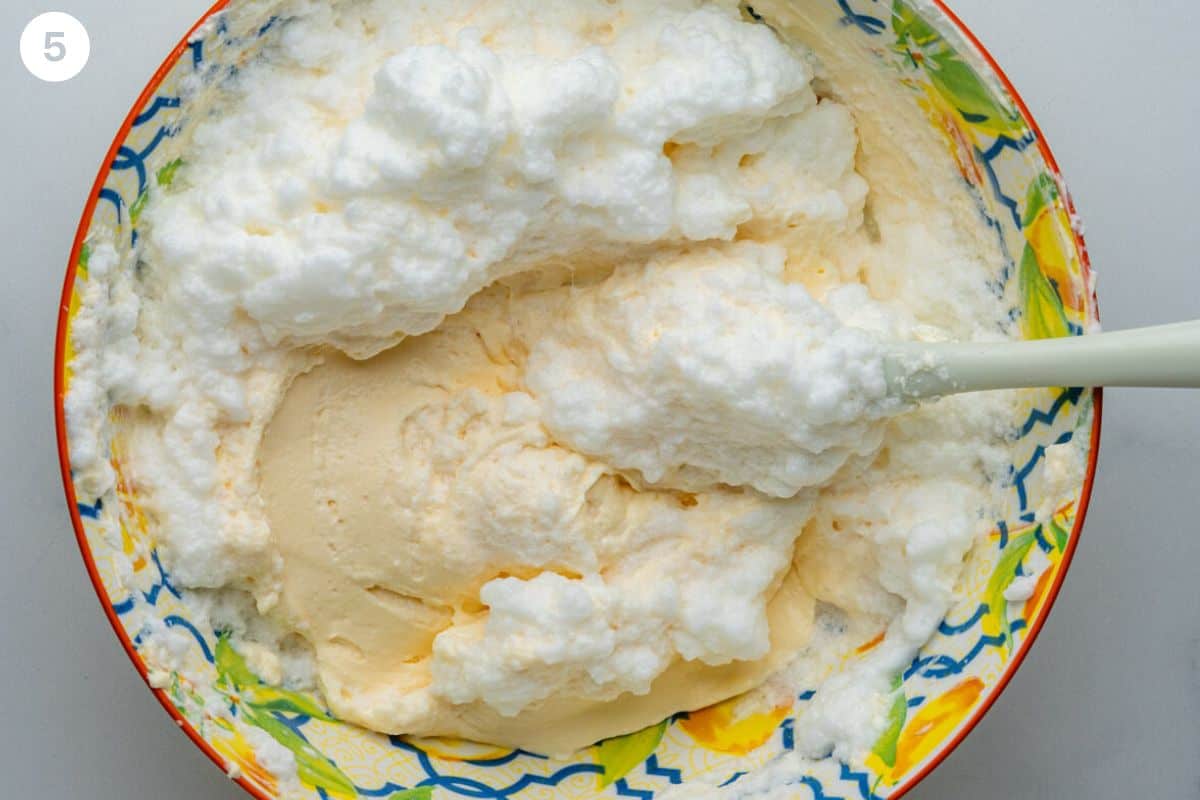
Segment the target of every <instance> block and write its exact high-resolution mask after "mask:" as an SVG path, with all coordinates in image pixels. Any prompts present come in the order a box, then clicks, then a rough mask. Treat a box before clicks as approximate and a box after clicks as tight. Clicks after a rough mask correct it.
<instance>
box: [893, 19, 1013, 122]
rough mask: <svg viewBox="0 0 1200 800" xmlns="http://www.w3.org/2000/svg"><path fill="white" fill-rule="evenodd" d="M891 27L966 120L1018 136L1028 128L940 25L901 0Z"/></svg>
mask: <svg viewBox="0 0 1200 800" xmlns="http://www.w3.org/2000/svg"><path fill="white" fill-rule="evenodd" d="M892 30H893V31H895V33H896V38H897V48H898V49H899V51H900V53H901V54H906V55H908V56H909V57H910V58H911V59H912V61H913V64H914V66H917V67H919V68H920V69H922V70H924V72H925V74H926V75H927V76H929V80H930V82H931V83H932V84H933V86H934V88H935V89H936V90H937V91H938V93H939V94H941V95H942V96H943V97H944V98H946V100H947V101H949V103H950V104H951V105H952V106H954V107H955V108H956V109H958V111H959V113H961V114H962V115H963V118H964V119H965V120H966V121H967V122H969V123H971V124H973V125H977V126H983V127H985V128H987V129H988V130H990V131H992V132H994V133H1003V134H1011V135H1017V134H1020V133H1023V132H1024V131H1025V128H1026V125H1025V120H1024V119H1023V118H1022V117H1021V115H1020V113H1018V111H1017V110H1016V108H1013V107H1011V106H1009V105H1007V104H1005V103H1004V102H1003V101H1002V100H1001V99H1000V98H999V97H998V96H997V94H996V92H995V91H993V90H992V88H991V87H990V86H988V84H987V82H986V81H984V79H983V78H982V77H981V76H980V75H979V73H978V72H976V71H975V70H974V69H973V68H972V67H971V66H970V65H969V64H967V63H966V62H965V61H963V60H962V59H961V58H960V57H959V55H958V53H957V52H955V50H954V49H953V48H952V47H951V46H950V44H949V43H948V42H947V41H946V39H945V37H943V36H942V34H941V33H940V32H938V30H937V28H935V27H933V26H932V25H930V24H929V23H928V22H927V21H926V20H925V18H924V17H922V16H921V15H920V14H918V13H916V12H915V11H913V10H912V9H911V8H910V7H909V6H908V5H907V4H906V3H904V2H901V0H896V2H895V4H894V5H893V6H892ZM913 51H916V52H913Z"/></svg>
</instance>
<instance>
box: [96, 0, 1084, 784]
mask: <svg viewBox="0 0 1200 800" xmlns="http://www.w3.org/2000/svg"><path fill="white" fill-rule="evenodd" d="M865 1H866V0H864V2H865ZM835 2H836V3H837V5H838V7H839V8H840V10H841V11H842V14H843V18H842V23H843V24H844V25H846V26H853V27H855V28H857V29H859V30H861V31H862V32H864V33H865V34H867V35H869V36H873V37H877V36H880V35H882V34H883V33H885V32H886V30H887V22H886V14H885V13H880V14H879V16H873V15H872V14H869V13H862V12H859V11H856V10H855V9H854V8H853V5H857V3H853V0H835ZM870 3H871V4H873V6H874V7H875V8H880V7H881V4H880V0H870ZM883 10H884V11H886V9H883ZM276 22H277V19H276V18H272V19H271V20H269V21H268V22H267V23H266V25H264V26H263V27H262V29H261V30H260V31H259V35H261V34H262V33H265V32H266V31H267V30H268V29H270V28H271V27H272V26H273V25H275V24H276ZM226 31H227V25H226V22H225V20H224V19H223V18H219V20H218V24H217V34H218V35H223V34H225V33H226ZM188 47H189V49H190V55H191V62H192V65H193V67H194V68H197V69H198V68H200V66H201V65H202V64H203V62H204V60H205V56H206V53H205V43H204V42H203V41H196V42H191V43H189V45H188ZM235 69H236V68H231V71H232V70H235ZM179 107H180V98H178V97H168V96H156V97H155V98H154V99H153V100H152V101H151V102H150V103H149V104H148V105H147V106H146V108H144V109H143V110H142V112H141V113H139V114H138V115H137V117H135V118H134V123H133V124H134V125H135V126H142V125H147V124H150V123H151V122H153V121H154V120H156V119H157V118H158V117H159V116H160V115H164V113H165V112H166V111H169V110H172V109H177V108H179ZM175 132H176V129H175V128H174V127H171V126H170V125H167V126H164V127H161V128H159V130H158V131H157V132H156V133H155V134H154V136H153V137H152V139H151V141H150V143H149V144H148V145H147V146H146V147H145V148H143V149H142V150H140V151H135V150H133V149H132V148H130V147H124V146H123V147H121V148H119V149H118V151H117V156H116V158H114V160H113V162H112V164H111V168H112V169H113V170H116V171H120V170H126V171H128V170H133V172H134V173H135V174H136V176H137V182H138V192H139V194H140V193H141V192H142V191H144V190H145V188H146V185H147V183H148V179H149V172H148V167H147V162H148V160H149V158H150V157H151V155H152V154H153V152H154V151H155V149H156V148H158V147H159V146H160V145H161V143H162V142H163V141H164V140H165V139H166V138H168V137H170V136H172V135H174V134H175ZM1035 143H1036V137H1035V135H1034V134H1033V133H1032V131H1030V132H1029V133H1027V134H1026V135H1024V136H1022V137H1020V138H1017V139H1014V138H1010V137H1006V136H1001V137H999V138H998V139H996V140H995V141H994V142H993V143H992V144H991V145H990V146H988V147H987V148H986V149H983V150H980V149H976V150H975V155H976V157H977V159H978V161H979V162H980V163H981V164H982V165H983V167H984V170H985V172H986V175H987V181H988V183H989V185H990V192H991V194H992V195H994V197H995V201H996V203H997V204H998V207H1001V208H1003V209H1006V210H1007V213H1005V214H1002V215H1001V216H1002V217H1007V216H1010V215H1011V217H1012V221H1013V222H1014V223H1015V225H1016V227H1017V229H1018V230H1020V229H1021V228H1022V226H1021V218H1020V212H1019V208H1020V203H1019V201H1018V200H1016V199H1014V198H1013V197H1010V196H1009V195H1008V194H1006V193H1005V192H1004V190H1003V187H1002V184H1001V181H1000V178H999V175H998V173H997V169H996V166H995V165H994V162H996V161H998V160H999V159H1000V158H1001V157H1002V156H1003V155H1004V154H1005V153H1006V152H1009V151H1012V152H1017V153H1023V152H1024V151H1025V150H1027V149H1028V148H1029V147H1030V146H1031V145H1033V144H1035ZM98 199H99V200H102V201H105V202H108V203H110V204H111V205H112V206H113V208H114V210H115V212H116V216H117V220H118V222H121V221H122V219H123V216H124V210H125V208H126V206H127V204H126V203H125V202H124V199H123V198H122V196H121V195H120V194H119V193H118V192H116V191H115V190H113V189H111V188H108V187H104V188H102V189H101V190H100V191H99V196H98ZM978 199H979V203H980V209H981V213H982V214H983V216H984V218H985V220H986V221H987V223H988V224H989V225H990V226H991V227H993V228H994V229H996V230H997V231H998V232H999V233H1000V234H1002V233H1003V231H1004V229H1005V225H1004V223H1003V222H1002V220H1001V219H997V218H994V217H992V216H991V215H990V214H989V213H988V212H987V210H986V208H985V206H986V205H988V204H987V202H986V201H985V199H984V195H983V194H982V193H980V194H979V195H978ZM134 233H135V235H136V232H134ZM999 240H1000V242H1001V246H1002V247H1003V248H1004V250H1005V258H1006V262H1009V264H1010V266H1009V267H1008V269H1007V271H1006V272H1005V273H1004V274H1003V276H1002V278H1001V281H1000V283H999V288H1000V289H1001V290H1003V289H1004V287H1005V286H1006V285H1007V281H1008V277H1009V274H1010V272H1011V261H1012V259H1011V255H1010V254H1009V253H1008V243H1007V241H1006V240H1005V239H1004V237H1003V235H1000V236H999ZM1082 392H1083V390H1081V389H1071V390H1067V391H1065V392H1064V393H1063V394H1061V395H1060V396H1059V397H1058V398H1056V400H1055V402H1054V405H1053V406H1052V407H1051V408H1050V409H1049V410H1048V411H1045V412H1043V411H1041V410H1040V409H1035V410H1034V411H1033V412H1032V413H1031V415H1030V417H1029V419H1028V420H1027V421H1026V423H1025V424H1024V425H1023V426H1022V428H1021V436H1023V437H1024V436H1028V435H1030V434H1031V433H1033V432H1034V430H1035V429H1036V428H1037V427H1038V426H1040V425H1045V426H1047V427H1051V426H1053V425H1054V424H1055V422H1056V420H1057V419H1058V418H1059V416H1060V415H1061V414H1062V412H1063V411H1064V409H1066V408H1067V407H1068V406H1075V405H1078V403H1079V401H1080V397H1081V396H1082ZM1069 440H1070V435H1069V434H1068V435H1066V436H1065V437H1063V438H1062V439H1060V442H1062V441H1069ZM1043 457H1044V449H1042V448H1039V450H1038V451H1035V454H1034V457H1033V459H1032V460H1031V461H1030V462H1029V464H1027V465H1026V466H1025V467H1023V468H1022V469H1021V470H1017V469H1016V468H1015V467H1014V468H1013V478H1014V485H1015V486H1016V488H1017V490H1018V494H1019V496H1020V498H1021V503H1022V509H1024V508H1025V506H1026V505H1027V497H1026V491H1025V486H1024V481H1025V480H1026V479H1027V478H1028V476H1029V475H1030V474H1031V473H1032V471H1033V469H1034V468H1035V467H1036V464H1037V462H1038V461H1039V460H1040V459H1041V458H1043ZM78 508H79V513H80V515H81V516H83V517H85V518H88V519H96V518H98V516H99V514H100V512H101V509H102V506H101V504H100V503H97V504H96V505H95V506H87V505H85V504H79V506H78ZM1024 516H1028V515H1024ZM1006 543H1007V528H1006V527H1002V528H1001V547H1002V548H1003V546H1004V545H1005V544H1006ZM1038 544H1039V546H1041V547H1043V549H1045V548H1046V547H1047V546H1048V545H1049V543H1048V542H1046V540H1045V537H1039V540H1038ZM152 560H153V561H154V564H155V566H156V568H157V569H158V570H159V581H158V582H157V583H156V584H155V585H154V586H152V587H151V588H150V589H149V590H148V591H146V592H144V593H142V596H143V597H144V598H145V600H146V601H147V602H148V603H149V604H150V605H152V606H155V605H156V604H157V601H158V599H159V598H160V596H161V595H162V593H163V592H167V593H169V594H171V595H173V596H175V597H180V596H181V595H180V593H179V591H178V590H176V588H175V587H174V586H173V585H172V584H171V581H170V576H169V574H168V573H167V572H166V571H165V570H164V569H163V567H162V564H161V562H160V561H159V559H158V554H157V552H154V553H152ZM137 602H138V597H137V595H136V594H134V595H131V596H130V597H128V598H126V599H125V600H124V601H122V602H120V603H116V604H114V606H113V607H114V609H115V610H116V612H117V613H118V614H119V615H123V614H128V613H129V612H130V611H132V610H133V609H134V608H135V607H136V604H137ZM987 610H988V609H987V606H986V604H984V605H981V606H980V607H979V608H977V609H976V611H975V613H974V614H973V615H972V616H971V617H970V619H968V620H967V621H965V622H962V623H957V624H955V623H951V622H949V621H948V620H945V621H943V622H942V623H941V625H940V626H939V631H940V632H941V633H942V634H943V635H947V636H953V635H960V634H963V633H967V632H968V631H970V630H971V629H972V628H974V627H975V626H976V625H978V624H979V622H980V620H981V619H982V618H983V616H984V615H985V614H986V613H987ZM164 622H165V624H167V625H168V626H169V627H172V628H176V627H178V628H183V629H185V630H187V631H188V632H189V633H190V634H191V635H192V637H193V638H194V639H195V640H196V641H197V643H198V644H199V646H200V648H201V651H202V652H203V654H204V657H205V658H206V660H207V661H209V662H210V663H211V662H212V661H213V654H212V650H211V648H210V647H209V646H208V640H207V639H206V638H205V636H204V635H202V634H201V632H200V631H199V630H198V629H197V628H195V627H194V626H193V625H192V624H191V623H190V622H189V621H188V620H186V619H184V618H182V617H178V616H171V617H167V618H166V619H165V620H164ZM1023 626H1024V622H1023V620H1018V621H1016V622H1014V623H1013V624H1012V628H1011V632H1012V633H1014V634H1015V633H1016V632H1017V631H1018V630H1020V629H1021V627H1023ZM135 641H140V637H139V639H138V640H135ZM1004 643H1005V637H1004V636H998V637H987V636H983V637H981V638H980V639H979V641H978V642H977V643H976V645H975V646H974V647H973V648H972V650H971V651H970V652H969V653H968V654H967V656H965V657H964V658H963V659H961V660H955V659H953V658H950V657H949V656H945V655H941V656H930V657H925V658H917V659H914V662H913V664H912V666H910V667H909V670H908V671H907V672H906V673H905V678H906V679H907V678H909V677H911V676H912V675H914V674H918V673H920V674H921V675H923V676H925V677H931V678H936V677H943V676H948V675H953V674H957V673H961V672H962V671H963V670H964V669H966V667H967V666H969V664H970V663H971V662H973V661H974V660H975V659H976V658H978V657H979V655H980V654H981V653H982V652H984V651H985V650H986V649H987V648H988V647H998V646H1002V645H1003V644H1004ZM813 696H814V693H813V692H811V691H809V692H805V693H803V694H801V695H800V700H801V701H804V700H809V699H811V698H812V697H813ZM923 700H924V698H923V697H912V698H910V700H909V704H910V706H914V705H919V704H920V703H921V702H922V701H923ZM276 716H277V717H278V718H279V720H280V721H281V722H283V723H284V724H286V725H288V726H289V727H291V728H293V730H295V731H296V732H297V733H298V734H299V735H300V736H301V737H302V738H306V737H304V734H303V732H302V730H301V729H302V728H303V727H304V726H305V725H307V724H308V723H309V722H310V720H309V718H308V717H304V716H296V717H286V716H285V715H282V714H277V715H276ZM780 731H781V737H782V742H783V746H784V749H785V750H792V749H794V747H795V743H794V719H790V718H789V719H787V720H785V721H784V722H783V723H782V724H781V725H780ZM391 743H392V745H393V746H394V747H397V748H399V749H403V750H407V751H410V752H412V753H413V754H415V756H416V759H417V761H418V763H419V764H420V766H421V768H422V769H423V770H424V772H425V773H426V776H427V777H426V778H425V779H423V780H422V781H421V782H420V783H418V784H416V786H433V787H438V788H439V789H442V790H444V791H446V792H449V793H452V794H454V795H456V796H459V797H465V798H476V799H477V800H511V798H513V797H514V796H515V795H518V794H519V793H520V792H522V791H523V790H525V789H527V788H529V787H531V786H545V787H555V786H558V785H559V784H561V783H563V782H564V781H566V780H569V779H570V778H572V777H574V776H577V775H582V774H593V775H597V774H603V767H602V766H600V765H598V764H572V765H568V766H566V767H563V768H562V769H559V770H557V771H555V772H553V773H551V774H549V775H544V776H543V775H531V774H527V775H524V776H522V777H521V778H520V779H519V780H517V781H515V782H513V783H511V784H509V785H508V786H504V787H499V788H497V787H491V786H488V785H486V784H484V783H482V782H480V781H476V780H471V779H467V778H460V777H455V776H446V775H442V774H440V773H439V772H438V770H437V768H436V767H435V765H434V764H433V762H432V760H431V759H430V758H429V756H428V755H427V754H425V753H424V752H423V751H421V750H420V749H419V748H416V747H413V746H411V745H408V744H407V743H404V742H402V741H401V740H399V739H397V738H396V737H392V739H391ZM523 757H529V758H531V759H539V760H542V761H545V759H544V757H542V756H537V755H535V754H532V753H528V752H525V751H520V750H516V751H513V752H511V753H509V754H507V755H505V756H501V757H499V758H495V759H482V760H478V761H467V762H465V763H468V764H471V765H473V766H477V767H500V766H504V765H507V764H510V763H512V762H514V761H516V760H517V759H520V758H523ZM644 769H645V773H646V775H647V776H649V777H652V778H659V779H664V780H666V781H667V782H669V783H670V784H672V785H678V784H682V783H683V773H682V772H681V770H678V769H673V768H665V767H662V766H661V765H660V764H659V763H658V760H657V757H656V756H655V755H651V756H650V757H649V758H648V759H647V760H646V762H645V763H644ZM745 775H746V773H745V772H736V773H734V774H733V775H732V776H730V777H729V778H728V779H727V780H726V781H725V782H724V783H723V784H721V785H722V786H731V785H733V784H735V783H737V782H738V781H739V780H740V779H741V778H742V777H744V776H745ZM840 778H841V780H842V781H845V782H847V783H849V784H852V785H854V786H855V787H857V789H858V792H859V797H860V798H861V800H878V798H877V796H876V795H875V794H874V793H873V792H872V791H871V776H870V775H869V774H868V773H867V772H856V771H854V770H852V769H850V767H849V766H847V765H845V764H842V765H841V773H840ZM789 785H794V786H805V787H807V788H808V789H809V790H810V791H811V793H812V796H813V800H847V798H844V797H839V796H835V795H832V794H827V793H826V790H825V788H824V786H823V785H822V783H821V782H820V781H819V780H817V779H816V778H813V777H804V778H801V779H798V780H796V781H794V782H792V783H790V784H789ZM613 787H614V791H615V792H616V794H617V795H618V796H622V797H631V798H638V800H652V798H653V797H654V791H652V790H649V789H640V788H635V787H631V786H630V785H629V783H628V781H627V779H625V778H622V779H621V780H618V781H616V782H615V783H614V784H613ZM409 788H413V787H406V786H402V785H399V784H395V783H392V782H388V783H387V784H385V785H383V786H381V787H379V788H376V789H368V788H363V787H358V789H357V790H358V792H359V794H360V795H361V796H363V797H370V798H386V797H388V796H390V795H392V794H395V793H397V792H402V791H405V790H407V789H409ZM317 793H318V795H319V796H320V797H321V798H324V799H325V800H329V799H328V795H327V794H326V793H325V792H324V791H322V790H318V791H317Z"/></svg>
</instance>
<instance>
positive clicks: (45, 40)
mask: <svg viewBox="0 0 1200 800" xmlns="http://www.w3.org/2000/svg"><path fill="white" fill-rule="evenodd" d="M91 53H92V42H91V39H90V38H89V37H88V32H87V29H86V28H84V27H83V23H82V22H80V21H79V20H77V19H75V18H74V17H72V16H71V15H70V14H67V13H64V12H62V11H49V12H47V13H45V14H39V15H38V16H36V17H34V18H33V19H32V20H30V22H29V24H28V25H26V26H25V30H24V31H23V32H22V33H21V61H22V62H24V64H25V69H27V70H29V71H30V72H31V73H32V74H33V75H34V77H37V78H40V79H42V80H44V81H49V82H51V83H60V82H62V81H69V80H71V78H74V77H75V76H76V75H78V74H79V73H80V72H81V71H82V70H83V68H84V66H85V65H86V64H87V61H88V56H90V55H91Z"/></svg>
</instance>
